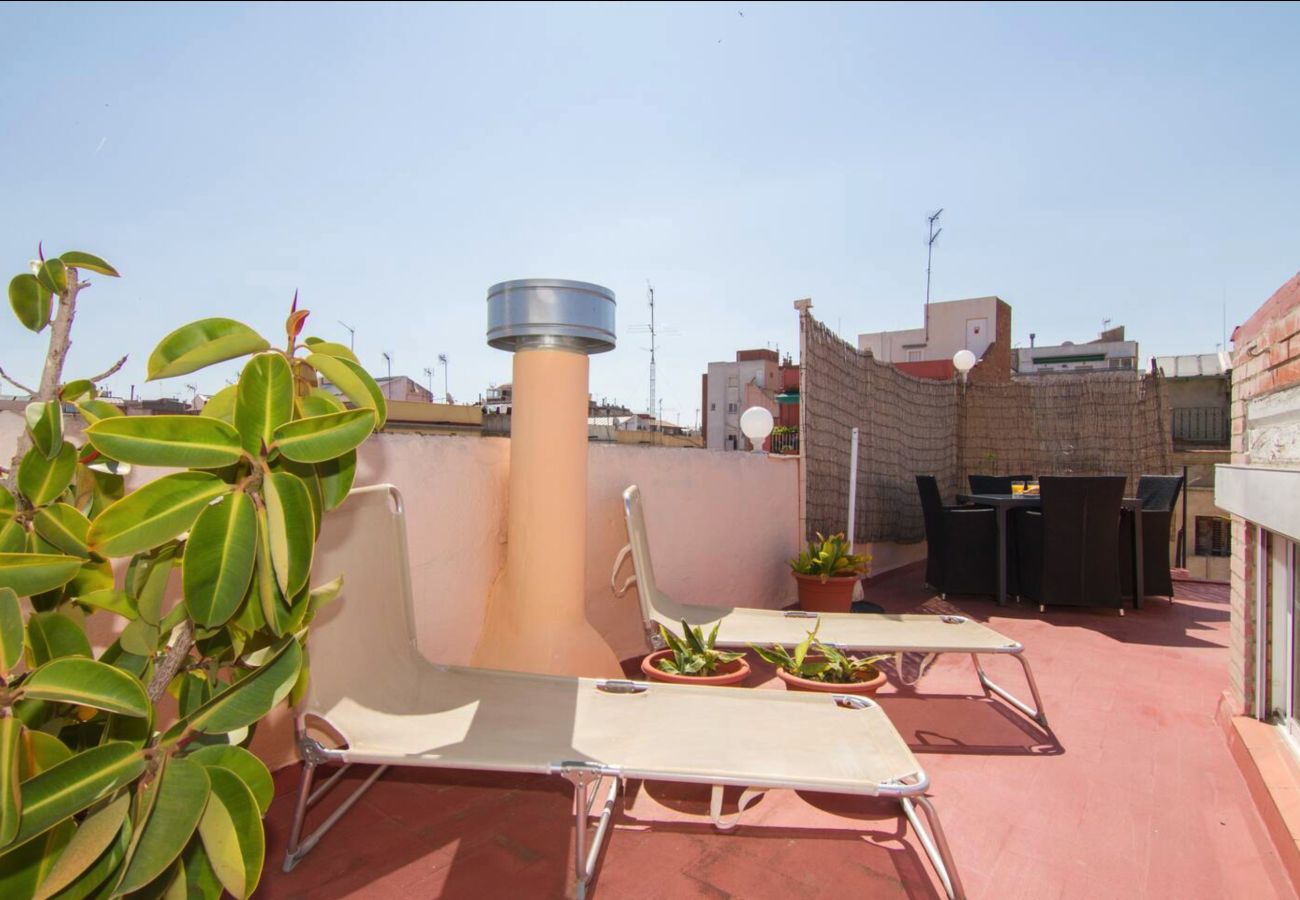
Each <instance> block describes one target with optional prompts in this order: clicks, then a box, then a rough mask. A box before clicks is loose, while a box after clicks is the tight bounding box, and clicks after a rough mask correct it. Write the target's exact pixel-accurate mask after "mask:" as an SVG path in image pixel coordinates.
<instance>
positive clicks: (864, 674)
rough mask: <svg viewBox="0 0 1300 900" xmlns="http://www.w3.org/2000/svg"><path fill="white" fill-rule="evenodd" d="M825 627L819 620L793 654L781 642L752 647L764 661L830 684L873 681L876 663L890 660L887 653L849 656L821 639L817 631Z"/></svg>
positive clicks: (876, 670) (795, 673) (753, 645)
mask: <svg viewBox="0 0 1300 900" xmlns="http://www.w3.org/2000/svg"><path fill="white" fill-rule="evenodd" d="M821 626H822V620H821V619H818V620H817V624H816V625H815V626H813V630H812V631H810V632H808V636H807V637H806V638H804V639H803V640H802V641H801V642H800V643H799V644H798V646H796V647H795V648H794V653H793V654H791V653H790V652H789V651H787V650H786V649H785V647H784V646H782V645H781V644H773V645H772V646H771V647H759V646H756V645H755V644H750V645H749V646H750V649H751V650H753V651H754V652H755V653H757V654H758V655H759V656H760V657H761V658H762V659H763V660H765V661H766V662H769V663H771V664H772V665H774V666H776V667H777V668H779V669H784V670H785V671H787V672H789V673H790V674H791V675H797V676H799V677H800V678H807V679H809V680H810V681H825V682H827V683H829V684H850V683H852V682H854V681H870V680H871V679H873V678H875V677H876V676H877V675H878V674H879V672H880V670H879V669H877V668H876V663H878V662H880V661H881V660H885V659H888V658H889V656H888V655H887V654H882V655H879V656H868V657H857V656H849V655H848V654H846V653H845V652H844V651H843V650H841V649H840V648H839V647H836V646H834V645H832V644H824V643H822V642H821V641H820V640H818V638H817V631H818V629H820V628H821Z"/></svg>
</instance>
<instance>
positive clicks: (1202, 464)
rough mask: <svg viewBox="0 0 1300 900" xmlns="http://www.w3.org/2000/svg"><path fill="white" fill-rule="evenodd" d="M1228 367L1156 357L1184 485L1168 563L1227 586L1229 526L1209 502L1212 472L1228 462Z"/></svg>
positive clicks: (1220, 362) (1199, 357) (1224, 358)
mask: <svg viewBox="0 0 1300 900" xmlns="http://www.w3.org/2000/svg"><path fill="white" fill-rule="evenodd" d="M1231 366H1232V361H1231V358H1230V357H1229V356H1228V354H1227V353H1198V354H1189V355H1183V356H1158V357H1156V358H1155V361H1154V364H1153V371H1155V372H1159V373H1160V374H1161V375H1162V376H1163V377H1164V381H1165V389H1166V396H1167V397H1168V398H1169V407H1170V420H1171V424H1172V430H1173V434H1172V437H1173V451H1174V455H1173V463H1174V465H1175V466H1177V467H1179V470H1180V471H1181V472H1182V474H1183V476H1184V477H1185V479H1186V482H1185V485H1184V489H1183V492H1182V495H1181V496H1180V497H1179V498H1178V505H1177V506H1175V507H1174V527H1173V529H1172V530H1171V534H1170V551H1169V558H1170V559H1173V560H1176V561H1177V564H1178V565H1179V566H1181V567H1183V568H1185V569H1186V570H1187V572H1188V574H1189V575H1191V576H1192V577H1193V578H1200V579H1204V580H1206V581H1223V582H1226V581H1227V580H1228V574H1229V559H1230V557H1231V555H1232V554H1231V546H1232V541H1231V521H1230V519H1229V516H1228V513H1227V511H1226V510H1223V509H1220V508H1219V507H1218V506H1217V505H1216V504H1215V502H1214V473H1215V466H1216V465H1218V464H1220V463H1226V462H1228V461H1229V446H1230V445H1229V436H1230V434H1229V425H1228V411H1229V408H1230V407H1231V404H1232V396H1231V395H1232V377H1231V372H1232V369H1231Z"/></svg>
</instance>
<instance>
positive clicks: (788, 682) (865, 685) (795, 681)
mask: <svg viewBox="0 0 1300 900" xmlns="http://www.w3.org/2000/svg"><path fill="white" fill-rule="evenodd" d="M776 677H778V678H780V679H781V680H782V681H784V682H785V689H786V690H787V691H820V692H821V693H824V694H874V693H875V692H876V691H878V690H880V689H881V688H882V687H883V686H884V684H885V681H886V680H887V679H886V678H885V673H884V672H882V671H880V669H876V677H875V678H871V679H868V680H866V681H850V682H847V683H845V684H835V683H833V682H829V681H813V680H812V679H811V678H800V677H799V676H798V675H793V674H791V673H790V672H787V671H786V670H785V669H781V668H778V669H777V670H776Z"/></svg>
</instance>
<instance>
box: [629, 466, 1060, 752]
mask: <svg viewBox="0 0 1300 900" xmlns="http://www.w3.org/2000/svg"><path fill="white" fill-rule="evenodd" d="M639 500H640V489H639V488H638V487H637V486H636V485H631V486H630V487H628V488H627V489H626V490H625V491H624V492H623V513H624V523H625V525H626V526H627V528H628V532H629V533H628V537H629V539H630V538H631V537H632V534H631V531H632V528H633V527H634V526H633V519H634V517H635V516H636V512H634V506H635V505H636V504H637V503H638V502H639ZM645 540H646V542H647V544H648V543H649V536H648V535H647V536H645ZM634 555H635V554H634V551H633V547H632V544H631V543H630V542H629V543H628V544H626V545H624V547H623V549H622V550H620V551H619V553H618V557H617V558H616V559H615V560H614V568H613V571H611V572H610V576H609V587H610V590H611V591H613V592H614V596H616V597H622V596H623V595H624V594H626V593H627V591H628V589H629V588H630V587H632V586H633V585H636V587H637V599H638V602H639V606H640V609H641V624H642V627H643V628H644V631H645V638H646V644H647V646H648V647H649V649H650V650H662V649H664V647H665V646H666V644H665V643H664V641H663V638H662V637H661V636H660V635H659V621H658V619H657V618H656V613H658V614H659V616H661V617H664V618H666V619H667V618H670V617H668V616H666V615H665V614H664V613H663V612H662V611H660V610H658V609H656V607H655V600H657V599H658V598H657V597H656V596H648V595H655V594H658V589H657V588H654V589H651V590H643V589H642V586H641V583H640V579H639V578H638V573H636V572H635V568H634V574H632V575H631V576H629V577H628V579H627V580H626V581H624V582H623V585H622V586H621V587H620V586H618V583H617V577H618V573H619V571H620V570H621V569H622V568H623V564H624V563H625V562H626V561H627V559H628V558H629V557H632V556H634ZM634 567H635V561H634ZM651 577H652V579H653V573H652V574H651ZM692 609H696V610H698V609H702V607H692ZM781 614H782V615H783V616H785V617H786V618H789V619H814V620H815V619H817V618H818V617H819V615H820V614H819V613H815V612H807V611H805V610H800V609H787V610H782V611H781ZM841 615H845V614H841ZM853 615H854V618H855V619H862V620H868V619H870V617H871V616H872V615H873V613H858V614H853ZM939 618H941V619H942V620H943V621H944V622H948V623H950V624H961V623H963V622H966V621H968V620H967V618H966V617H965V616H954V615H944V616H940V617H939ZM670 624H673V625H675V624H676V623H670ZM706 627H707V626H706ZM828 637H832V638H833V636H831V635H828ZM825 643H827V644H830V645H832V646H835V647H837V648H839V649H840V650H854V651H875V652H878V653H893V654H895V655H896V658H897V659H898V663H899V666H898V668H899V677H900V678H901V677H902V674H903V673H902V665H901V663H902V659H901V655H902V654H903V653H910V652H916V653H925V654H927V659H926V663H923V664H922V673H921V674H924V668H925V665H926V664H927V663H928V662H929V660H930V659H931V658H933V657H937V656H939V655H941V654H942V653H969V654H970V658H971V661H972V662H973V663H974V664H975V674H976V675H977V676H979V682H980V686H981V687H982V688H983V690H984V694H985V696H989V695H990V694H993V695H996V696H998V697H1000V698H1001V699H1002V700H1005V701H1006V702H1007V704H1009V705H1010V706H1011V707H1012V708H1013V709H1015V710H1016V711H1017V712H1020V713H1023V714H1024V715H1025V716H1027V717H1028V718H1029V719H1030V720H1032V721H1034V722H1036V723H1037V724H1038V726H1039V727H1040V728H1042V729H1043V730H1044V731H1047V732H1049V733H1050V727H1049V726H1048V724H1047V713H1046V712H1044V711H1043V698H1042V695H1041V694H1039V692H1038V682H1037V681H1036V680H1035V679H1034V671H1033V669H1031V668H1030V666H1029V660H1028V659H1026V658H1025V645H1024V644H1022V643H1020V642H1019V641H1013V640H1010V639H1008V640H1007V643H1006V644H1005V645H1002V646H1000V647H996V648H992V647H982V648H969V649H951V648H944V649H942V650H937V649H935V648H932V647H922V646H914V645H907V646H896V645H893V644H889V643H885V644H871V645H856V644H844V643H840V642H837V641H835V640H833V639H831V640H826V641H825ZM717 646H719V647H729V648H732V649H736V650H744V649H747V647H748V646H749V645H748V642H746V641H744V640H734V639H729V638H728V637H727V636H726V634H725V633H724V634H719V635H718V643H717ZM985 654H987V655H990V656H1010V657H1012V658H1013V659H1015V660H1016V662H1018V663H1020V668H1021V669H1023V670H1024V673H1025V681H1026V682H1028V684H1029V693H1030V695H1031V696H1032V697H1033V701H1034V702H1033V704H1032V705H1031V704H1029V703H1026V702H1025V701H1023V700H1021V699H1020V698H1019V697H1017V696H1015V695H1014V694H1013V693H1011V692H1010V691H1009V690H1007V689H1006V688H1004V687H1002V686H1001V685H1000V684H998V683H997V682H995V681H994V680H993V679H991V678H989V676H988V673H986V672H985V671H984V666H983V665H982V664H981V662H980V656H981V655H985ZM917 678H918V680H919V678H920V675H918V676H917Z"/></svg>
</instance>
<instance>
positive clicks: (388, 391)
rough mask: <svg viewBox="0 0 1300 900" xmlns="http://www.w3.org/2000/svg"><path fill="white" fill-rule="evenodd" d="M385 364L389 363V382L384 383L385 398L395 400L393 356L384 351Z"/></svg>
mask: <svg viewBox="0 0 1300 900" xmlns="http://www.w3.org/2000/svg"><path fill="white" fill-rule="evenodd" d="M384 362H386V363H388V380H387V381H385V382H384V396H385V397H387V398H388V399H389V400H392V399H393V354H391V353H389V352H388V351H387V350H385V351H384Z"/></svg>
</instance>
